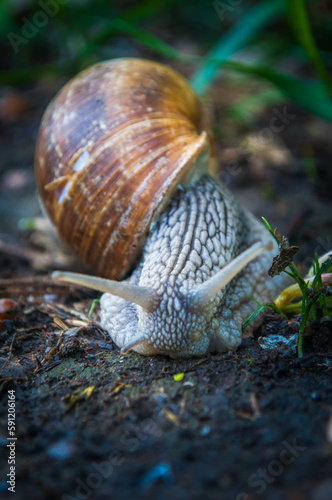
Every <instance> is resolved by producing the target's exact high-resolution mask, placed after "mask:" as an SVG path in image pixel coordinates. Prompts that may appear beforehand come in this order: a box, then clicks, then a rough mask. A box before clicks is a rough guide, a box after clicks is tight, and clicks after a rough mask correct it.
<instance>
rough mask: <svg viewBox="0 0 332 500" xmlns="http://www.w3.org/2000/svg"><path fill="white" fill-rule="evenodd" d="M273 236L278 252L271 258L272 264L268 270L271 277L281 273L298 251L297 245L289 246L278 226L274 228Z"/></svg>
mask: <svg viewBox="0 0 332 500" xmlns="http://www.w3.org/2000/svg"><path fill="white" fill-rule="evenodd" d="M274 236H275V237H276V239H277V241H278V243H279V250H280V253H279V254H278V255H276V256H275V257H274V258H273V262H272V266H271V267H270V269H269V270H268V274H269V276H271V278H273V277H274V276H276V275H277V274H280V273H282V271H284V270H285V269H286V268H287V267H288V266H289V265H290V264H291V263H292V262H293V260H294V257H295V255H296V254H297V252H298V251H299V247H296V246H290V244H289V241H288V238H286V236H284V235H283V234H281V232H280V231H279V229H278V228H275V230H274Z"/></svg>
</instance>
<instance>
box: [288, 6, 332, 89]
mask: <svg viewBox="0 0 332 500" xmlns="http://www.w3.org/2000/svg"><path fill="white" fill-rule="evenodd" d="M288 7H289V9H288V10H289V20H290V24H291V26H292V27H293V30H294V33H295V36H296V37H297V39H298V42H299V43H300V44H301V45H302V47H303V48H304V50H305V51H306V53H307V54H308V57H309V58H310V59H311V62H312V64H313V66H314V68H315V71H316V73H317V75H318V77H319V78H320V79H321V81H322V82H324V83H325V85H326V86H327V88H328V91H329V92H330V93H331V94H332V83H331V80H330V77H329V75H328V73H327V71H326V68H325V66H324V63H323V60H322V58H321V55H320V53H319V51H318V48H317V45H316V42H315V39H314V36H313V33H312V30H311V26H310V22H309V17H308V12H307V9H306V6H305V3H304V1H303V0H288Z"/></svg>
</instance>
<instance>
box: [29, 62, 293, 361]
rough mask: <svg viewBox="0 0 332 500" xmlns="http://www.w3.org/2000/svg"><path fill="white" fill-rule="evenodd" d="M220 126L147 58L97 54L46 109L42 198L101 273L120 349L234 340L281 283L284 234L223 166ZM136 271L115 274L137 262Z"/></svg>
mask: <svg viewBox="0 0 332 500" xmlns="http://www.w3.org/2000/svg"><path fill="white" fill-rule="evenodd" d="M211 150H212V151H213V138H212V136H211V133H210V131H209V126H208V120H207V117H206V115H205V112H204V109H203V107H202V105H201V103H200V101H199V99H198V98H197V97H196V96H195V94H194V93H193V91H192V90H191V88H190V86H189V85H188V84H187V82H186V81H185V79H184V78H183V77H181V76H180V75H179V74H178V73H176V72H175V71H173V70H171V69H170V68H168V67H166V66H164V65H161V64H158V63H154V62H150V61H144V60H140V59H117V60H112V61H108V62H105V63H102V64H97V65H95V66H93V67H92V68H90V69H88V70H86V71H84V72H83V73H81V74H80V75H78V76H77V77H76V78H74V79H73V80H72V81H71V82H69V83H68V84H67V85H66V86H65V87H64V89H63V90H62V91H60V93H59V94H58V96H57V97H56V98H55V100H54V101H53V102H52V103H51V105H50V106H49V108H48V110H47V111H46V113H45V115H44V118H43V123H42V126H41V130H40V134H39V139H38V143H37V151H36V177H37V183H38V187H39V193H40V197H41V201H42V203H43V205H44V208H45V211H46V213H47V214H48V216H49V218H50V219H51V220H52V221H53V223H54V224H55V227H56V228H57V231H58V233H59V235H60V237H61V238H62V239H63V240H64V241H65V242H66V243H67V245H69V246H70V247H71V248H72V249H73V251H74V252H75V253H77V255H78V256H79V257H80V258H81V259H82V260H83V261H85V262H86V263H88V264H89V265H90V267H92V268H94V269H95V271H96V273H97V274H100V275H102V276H104V277H105V278H106V279H103V278H95V277H92V276H85V275H76V274H74V273H59V272H57V273H54V278H55V279H57V280H61V281H67V282H69V283H75V284H79V285H83V286H89V287H91V288H94V289H97V290H100V291H103V292H106V293H104V294H103V296H102V297H101V324H102V326H103V327H104V328H105V329H106V330H107V331H108V332H109V334H110V336H111V337H112V339H113V340H114V342H115V343H116V344H117V345H118V346H119V347H121V348H122V352H128V351H129V350H130V349H133V350H135V351H137V352H139V353H141V354H146V355H151V354H167V355H170V356H171V357H173V358H176V357H180V356H184V357H187V356H192V355H202V354H205V353H206V352H213V351H228V350H231V349H234V348H235V347H237V346H238V345H239V344H240V343H241V339H242V330H241V325H242V323H243V321H244V319H246V318H247V317H248V315H249V314H250V313H251V312H252V311H253V310H254V309H255V307H256V305H255V303H253V302H252V301H251V302H250V300H249V299H248V296H254V297H255V298H256V299H257V300H259V301H260V302H270V301H271V300H273V298H274V297H275V296H276V295H277V294H278V292H279V291H280V290H281V289H282V288H283V287H284V282H283V279H282V278H281V277H276V278H274V279H273V280H272V278H270V277H269V276H268V275H267V270H268V268H269V267H270V264H271V261H272V256H273V255H274V254H275V253H276V251H277V248H276V244H275V242H274V240H273V238H272V237H271V235H270V234H269V232H268V231H267V229H266V228H265V226H263V224H262V223H260V222H259V221H258V220H256V219H255V218H254V216H253V215H252V214H250V213H248V212H247V211H245V210H244V209H243V208H242V207H241V206H240V205H239V203H238V202H237V201H236V199H235V198H234V196H233V195H232V194H231V193H230V191H229V190H228V189H227V188H226V187H225V186H223V185H222V184H221V183H220V182H219V181H218V180H217V178H216V176H215V161H214V158H213V154H211ZM135 262H136V268H135V270H134V271H133V272H132V274H131V276H130V278H128V279H127V280H125V281H122V282H118V281H113V279H110V278H116V279H121V278H122V277H123V276H125V275H126V274H127V273H128V272H129V270H130V269H132V267H133V264H134V263H135Z"/></svg>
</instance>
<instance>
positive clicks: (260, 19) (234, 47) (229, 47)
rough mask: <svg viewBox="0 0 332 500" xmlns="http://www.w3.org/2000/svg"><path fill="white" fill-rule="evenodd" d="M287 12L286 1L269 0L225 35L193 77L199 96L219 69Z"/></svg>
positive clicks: (256, 6)
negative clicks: (270, 23) (267, 25)
mask: <svg viewBox="0 0 332 500" xmlns="http://www.w3.org/2000/svg"><path fill="white" fill-rule="evenodd" d="M285 10H286V2H285V0H267V1H265V2H259V3H258V4H257V5H254V6H253V7H252V8H251V9H249V10H248V11H247V13H246V14H245V15H244V16H243V17H242V18H241V19H240V20H239V21H238V22H237V23H236V24H235V25H234V26H233V27H232V28H231V29H230V30H229V31H228V32H227V33H226V35H224V36H223V37H222V38H221V39H220V40H219V41H218V42H217V43H216V44H215V45H214V46H213V48H212V49H211V51H210V52H209V53H208V54H207V56H206V62H205V63H204V64H203V65H202V66H201V67H200V69H198V71H197V72H196V73H194V75H193V76H192V77H191V85H192V87H193V88H194V90H195V91H196V92H197V94H200V95H202V94H204V92H205V91H206V90H207V88H208V87H209V86H210V85H211V81H212V80H213V79H214V77H215V75H216V72H217V70H218V68H219V67H220V66H221V65H222V64H223V63H224V62H225V61H227V60H228V59H229V58H230V56H231V55H232V54H234V53H235V52H237V51H238V50H240V49H241V48H243V47H244V46H245V45H247V44H248V42H250V41H251V40H252V39H253V38H254V37H255V36H256V35H257V34H258V33H259V32H260V31H261V30H262V29H263V28H264V27H265V26H266V24H268V23H269V22H271V21H274V20H275V19H276V18H277V17H279V16H280V15H281V14H282V13H283V12H285Z"/></svg>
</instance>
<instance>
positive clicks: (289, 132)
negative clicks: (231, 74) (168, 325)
mask: <svg viewBox="0 0 332 500" xmlns="http://www.w3.org/2000/svg"><path fill="white" fill-rule="evenodd" d="M60 83H62V82H59V83H58V85H60ZM37 90H38V92H37ZM54 92H55V88H42V89H40V88H39V89H36V88H32V89H28V90H27V91H26V92H22V94H21V95H20V96H19V97H20V98H21V99H23V103H26V106H25V107H24V106H23V111H22V112H20V113H18V116H16V115H15V116H14V117H13V116H12V115H10V116H9V117H8V116H7V117H6V120H7V121H6V126H3V127H2V129H1V131H0V141H1V147H2V155H3V162H2V173H1V177H0V192H1V213H2V217H1V228H0V231H1V232H2V234H1V245H0V278H1V280H0V297H3V298H10V299H13V300H14V301H15V303H14V304H12V303H9V304H10V307H9V311H7V312H2V313H0V356H1V360H0V362H1V364H2V371H1V372H0V377H2V378H1V380H0V384H2V385H1V389H0V390H1V420H0V421H1V453H2V459H3V461H2V465H1V470H2V471H4V472H5V474H4V475H2V477H1V481H2V482H1V483H0V491H1V496H2V498H4V499H5V498H14V497H15V498H16V499H22V500H23V499H25V500H30V499H31V500H32V499H33V500H42V499H50V500H52V499H60V498H61V499H63V500H65V499H66V500H72V499H78V500H79V499H84V500H85V499H98V500H99V499H100V500H102V499H110V498H114V499H117V500H118V499H119V500H121V499H132V498H135V499H139V498H147V499H150V498H151V499H152V498H153V499H154V498H156V499H158V500H162V499H169V498H171V499H174V500H178V499H179V500H182V499H191V498H194V499H196V498H197V499H200V498H209V499H216V500H217V499H218V500H221V499H234V500H245V499H252V500H254V499H268V500H288V499H289V500H330V499H331V498H332V474H331V471H332V385H331V377H332V340H331V339H332V323H331V321H327V320H322V319H320V320H319V319H318V320H316V321H315V322H312V323H311V324H310V327H309V328H308V329H307V332H306V337H305V344H304V348H305V353H304V354H305V355H304V357H303V358H302V359H299V358H298V357H297V354H296V350H295V347H294V345H293V344H292V342H291V341H290V339H291V338H292V337H294V334H296V333H297V332H298V328H299V317H293V318H289V320H286V319H283V318H282V317H279V316H277V315H275V314H268V315H266V316H265V318H264V322H263V324H262V326H261V327H260V328H259V330H258V331H256V332H255V335H254V336H253V337H249V338H248V339H245V340H244V342H243V344H242V345H241V346H240V347H239V348H238V349H237V350H236V351H235V352H232V353H228V354H222V355H220V354H215V355H207V356H205V357H203V358H192V359H188V360H176V361H174V360H171V359H169V358H167V357H162V356H156V357H143V356H140V355H138V354H135V353H130V354H128V355H127V356H121V355H120V354H119V350H118V348H117V347H116V346H115V345H114V344H113V343H112V342H111V341H109V340H108V338H107V337H106V335H105V334H104V332H103V331H102V330H101V328H100V327H99V326H98V307H97V308H96V310H95V311H94V312H93V314H92V320H91V319H89V318H88V316H87V315H88V311H89V308H90V305H91V302H92V299H93V298H94V297H97V294H94V293H93V292H85V291H84V292H83V291H80V290H74V289H69V290H68V288H66V287H64V286H55V285H54V284H53V283H52V282H51V280H50V279H49V278H48V277H47V273H48V272H49V271H50V270H52V269H55V268H65V269H72V270H74V269H75V270H77V269H78V268H79V265H78V264H77V263H75V262H74V261H73V260H72V259H70V258H68V256H67V255H66V254H65V253H64V251H63V249H61V248H60V247H58V246H56V245H55V243H54V237H53V236H52V235H50V233H49V232H48V231H47V230H46V229H45V228H44V227H43V225H41V226H40V225H39V224H40V223H39V222H38V224H37V226H35V227H34V228H33V229H32V230H28V229H25V230H24V231H22V230H20V231H19V230H18V229H17V221H18V220H21V219H22V217H26V216H28V217H32V216H36V215H38V213H39V211H38V204H37V201H36V200H37V197H36V193H35V184H34V180H33V172H32V161H33V160H32V158H33V146H34V142H35V137H36V131H37V128H38V123H39V120H40V116H41V113H42V110H43V107H44V105H45V104H46V102H47V101H48V100H49V99H50V96H51V95H52V94H54ZM37 95H38V98H37ZM40 95H42V98H41V97H40ZM223 106H224V103H223V102H222V101H221V100H219V102H218V99H217V100H216V113H215V120H216V122H218V123H219V119H220V118H219V117H220V116H221V115H222V111H223ZM280 109H282V107H281V108H280ZM287 109H288V111H289V112H292V113H293V114H295V115H296V119H295V120H294V121H293V122H291V123H290V124H289V126H287V127H285V130H283V131H282V132H281V133H280V134H279V135H278V137H276V138H273V140H272V142H269V143H268V144H265V145H264V151H261V150H260V151H258V152H257V154H256V155H254V156H251V157H250V155H249V156H248V155H247V156H246V155H245V154H243V148H241V151H240V148H239V147H238V145H239V144H240V143H241V141H243V140H244V138H245V137H246V134H247V135H248V134H249V132H248V131H246V130H243V129H242V130H234V131H233V135H232V136H230V137H229V139H228V140H227V144H226V141H225V140H222V139H220V138H219V140H218V148H219V156H220V161H221V163H222V164H223V165H225V170H224V171H223V172H221V174H220V175H221V177H222V179H223V180H224V181H225V182H226V183H227V184H229V185H230V187H231V189H232V190H233V191H234V192H235V193H236V195H237V196H238V198H239V199H240V200H241V201H242V202H243V204H245V205H246V206H247V207H248V208H250V209H251V210H252V211H254V212H255V213H256V214H257V215H258V216H260V215H264V216H265V217H266V218H267V219H268V220H269V221H270V222H271V224H272V226H274V225H278V227H279V228H280V230H281V231H282V232H284V233H286V234H287V235H288V236H289V237H290V239H291V243H292V244H296V245H299V246H300V253H299V262H300V267H301V265H302V269H306V268H308V266H309V262H310V261H311V260H312V257H313V255H314V252H318V253H319V254H323V253H325V252H326V251H328V250H329V249H331V248H332V244H331V208H332V207H331V205H332V203H331V196H330V193H331V185H332V177H331V171H330V158H331V149H332V145H331V143H330V137H331V125H327V124H325V123H323V122H321V121H320V120H318V119H316V118H314V117H312V116H309V115H306V114H304V112H303V110H300V109H292V110H291V108H290V107H288V108H287ZM272 116H273V110H267V112H266V114H265V116H264V117H263V119H261V121H260V122H259V123H257V124H256V125H255V130H254V131H252V130H251V131H250V134H256V135H257V134H259V132H260V131H261V130H263V129H265V128H268V127H269V123H270V120H271V117H272ZM238 134H240V136H241V138H240V140H239V137H238ZM273 148H275V149H273ZM276 152H277V153H279V160H278V161H276V156H275V153H276ZM280 155H281V156H280ZM280 157H281V158H282V159H281V161H280ZM305 158H306V161H307V167H308V164H309V163H310V161H311V163H310V165H311V166H310V167H308V168H304V164H305ZM230 162H233V163H230ZM234 162H235V164H236V167H237V170H236V169H234V168H233V170H232V169H231V168H230V165H231V164H232V165H233V166H234ZM262 165H263V166H264V168H262ZM234 172H237V173H236V175H235V174H234ZM14 200H16V201H14ZM11 209H13V210H11ZM5 280H6V281H5ZM271 335H281V336H284V341H283V342H280V343H279V344H278V345H277V344H276V343H272V342H271V338H272V339H273V337H271ZM262 337H269V339H268V340H267V342H265V344H264V342H263V340H262ZM265 340H266V339H265ZM269 342H270V346H269V348H267V349H265V348H263V347H266V345H267V344H268V343H269ZM176 374H184V376H183V379H182V380H175V379H174V375H176ZM176 378H180V379H181V377H176ZM11 390H14V391H15V398H16V399H15V401H16V437H17V441H16V442H15V444H16V463H15V467H16V469H15V474H16V494H15V495H14V496H11V495H12V493H11V492H8V490H7V488H8V484H7V483H6V481H7V477H6V474H7V473H8V472H9V464H8V456H9V454H10V449H9V448H8V447H7V443H8V441H7V435H8V434H7V400H8V394H11V393H8V391H11Z"/></svg>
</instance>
